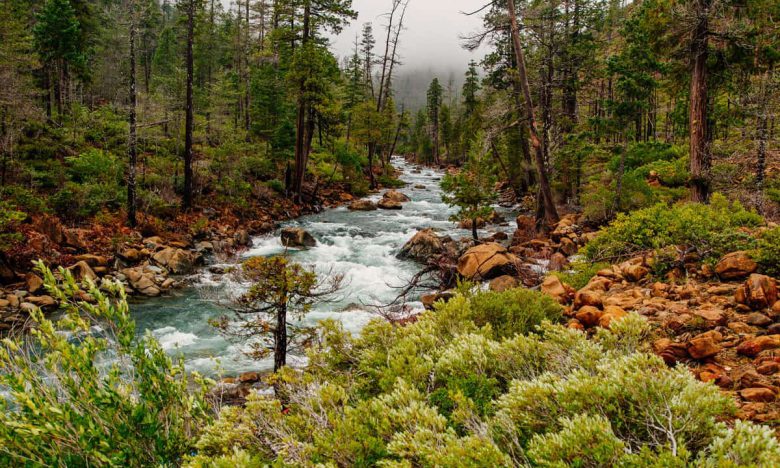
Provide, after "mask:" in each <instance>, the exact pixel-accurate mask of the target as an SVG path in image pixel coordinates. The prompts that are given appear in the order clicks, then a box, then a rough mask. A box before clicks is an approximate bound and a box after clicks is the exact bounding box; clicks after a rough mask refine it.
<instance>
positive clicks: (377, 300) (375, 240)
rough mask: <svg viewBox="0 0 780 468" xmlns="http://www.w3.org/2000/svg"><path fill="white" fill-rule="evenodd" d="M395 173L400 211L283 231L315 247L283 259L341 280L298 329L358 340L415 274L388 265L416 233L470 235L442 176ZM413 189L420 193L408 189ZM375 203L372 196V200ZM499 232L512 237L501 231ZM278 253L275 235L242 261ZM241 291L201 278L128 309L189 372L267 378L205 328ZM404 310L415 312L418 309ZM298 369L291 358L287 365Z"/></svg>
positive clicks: (315, 221)
mask: <svg viewBox="0 0 780 468" xmlns="http://www.w3.org/2000/svg"><path fill="white" fill-rule="evenodd" d="M394 166H395V167H397V168H399V169H401V170H402V171H403V175H402V177H401V178H402V179H403V180H404V181H405V182H407V183H408V185H407V187H406V188H403V189H401V191H402V192H404V193H405V194H407V195H408V196H409V197H410V198H411V199H412V201H411V202H409V203H405V204H404V208H403V210H401V211H385V210H377V211H369V212H351V211H349V210H347V208H345V207H340V208H335V209H330V210H325V211H323V212H321V213H319V214H315V215H309V216H304V217H302V218H299V219H297V220H294V221H290V222H288V223H285V225H286V226H299V227H302V228H304V229H306V230H307V231H309V232H310V233H311V234H312V235H313V236H314V237H315V238H316V239H317V241H318V245H317V246H316V247H314V248H312V249H308V250H290V251H288V253H289V254H290V255H291V256H292V258H294V259H295V260H296V261H298V262H300V263H303V264H305V265H308V266H310V267H312V268H314V269H315V270H316V271H318V272H320V273H321V274H325V273H327V272H330V271H332V272H334V273H343V274H344V275H345V279H346V285H345V287H344V288H343V289H342V291H341V292H340V293H339V295H338V296H339V297H338V300H337V301H336V302H333V303H328V304H325V305H321V306H319V307H317V308H315V310H313V311H312V312H311V313H310V314H309V315H308V316H307V317H306V318H305V319H304V320H303V323H305V324H314V323H316V322H317V321H319V320H322V319H325V318H331V319H335V320H339V321H341V322H342V324H343V325H344V328H346V329H347V330H350V331H351V332H353V333H359V332H360V330H361V329H362V328H363V326H365V324H366V323H367V322H368V321H369V320H370V319H371V318H372V317H374V315H372V312H371V311H372V310H373V309H372V308H371V307H370V306H371V305H372V304H385V303H388V302H390V301H392V300H393V299H394V298H395V297H396V296H397V295H398V289H397V287H398V286H401V285H403V284H404V283H405V281H406V280H407V279H409V278H410V277H411V276H413V275H414V274H415V273H416V272H417V271H419V268H420V267H419V265H418V264H416V263H414V262H410V261H404V260H399V259H397V258H396V257H395V255H396V254H397V253H398V251H399V250H400V248H401V247H402V246H403V244H404V243H406V242H407V241H408V240H409V239H410V238H411V237H412V236H413V235H414V234H415V233H416V232H417V230H418V229H422V228H427V227H433V228H435V229H437V230H439V231H441V234H445V235H451V236H453V237H461V236H469V235H470V232H469V231H465V230H462V229H458V228H457V227H456V226H455V225H454V224H453V223H452V222H450V221H449V217H450V216H451V215H452V214H453V210H452V209H451V208H449V207H448V206H447V205H445V204H444V203H442V201H441V190H440V188H439V179H440V177H441V173H439V172H435V171H433V170H430V169H427V168H422V169H419V170H420V173H419V174H415V173H413V170H415V167H414V166H412V165H409V164H407V163H406V162H404V161H403V160H401V159H396V160H395V161H394ZM416 185H424V186H425V187H426V188H425V189H417V188H414V187H415V186H416ZM380 197H381V194H377V195H374V196H373V197H371V198H372V199H374V200H378V199H379V198H380ZM498 229H501V230H505V231H506V230H509V231H511V229H510V228H508V227H503V228H498ZM495 230H496V229H493V230H492V231H495ZM284 251H285V249H284V247H283V246H282V245H281V242H280V241H279V236H278V233H274V234H272V235H268V236H261V237H256V238H254V239H253V245H252V247H251V248H250V249H249V250H248V251H246V252H244V254H243V256H242V257H243V258H248V257H252V256H261V255H262V256H269V255H275V254H281V253H283V252H284ZM237 260H238V259H236V261H237ZM243 287H244V286H243V285H241V284H237V283H234V282H232V281H231V280H230V279H229V278H227V277H225V276H219V275H215V274H212V273H209V272H208V271H205V272H203V273H201V274H199V275H196V276H195V277H193V278H192V286H191V287H189V288H187V289H185V290H181V291H177V292H174V294H173V295H172V296H171V297H163V298H156V299H151V300H146V301H144V302H140V303H137V304H134V305H133V307H132V312H133V315H134V318H135V320H136V322H137V324H138V325H139V330H140V331H141V332H144V331H146V330H150V331H151V332H152V334H154V335H155V336H156V337H157V338H158V339H159V340H160V342H161V343H162V345H163V346H164V347H165V348H166V349H167V350H169V351H170V352H171V353H172V354H176V355H179V354H180V355H183V357H184V360H185V363H186V365H187V367H188V368H189V370H191V371H192V370H197V371H199V372H202V373H205V374H207V375H215V374H217V373H224V374H225V375H235V374H237V373H240V372H244V371H250V370H253V371H257V370H266V369H269V368H270V367H271V366H272V362H271V361H270V360H267V361H262V362H257V361H252V360H249V359H247V358H246V357H244V356H243V354H242V353H241V345H237V344H233V343H230V342H228V341H226V340H224V339H223V338H222V337H220V336H219V335H218V334H217V332H216V331H215V330H214V329H213V328H212V327H211V326H210V325H209V323H208V321H209V319H212V318H216V317H219V316H221V315H224V314H225V313H229V312H228V311H227V310H226V309H225V308H224V307H223V306H221V305H220V302H221V301H224V300H225V299H226V298H228V297H231V296H235V295H237V294H239V293H240V292H241V290H242V288H243ZM408 306H409V307H410V308H412V309H422V305H421V304H419V303H414V302H413V303H409V304H408ZM300 362H302V361H300V358H298V359H297V360H296V358H295V357H294V356H293V358H292V364H296V363H300Z"/></svg>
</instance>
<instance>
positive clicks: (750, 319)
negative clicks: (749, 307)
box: [745, 312, 773, 327]
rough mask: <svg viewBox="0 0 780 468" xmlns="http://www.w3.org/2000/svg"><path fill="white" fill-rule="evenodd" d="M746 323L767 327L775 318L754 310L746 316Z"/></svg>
mask: <svg viewBox="0 0 780 468" xmlns="http://www.w3.org/2000/svg"><path fill="white" fill-rule="evenodd" d="M745 323H747V324H748V325H751V326H754V327H766V326H767V325H771V324H772V323H773V320H772V319H771V318H769V317H767V316H766V315H764V314H762V313H760V312H753V313H752V314H748V315H747V317H745Z"/></svg>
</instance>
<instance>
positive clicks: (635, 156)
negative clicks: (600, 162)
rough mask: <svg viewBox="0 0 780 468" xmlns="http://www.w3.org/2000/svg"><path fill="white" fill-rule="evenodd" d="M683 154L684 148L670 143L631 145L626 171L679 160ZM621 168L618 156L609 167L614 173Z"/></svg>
mask: <svg viewBox="0 0 780 468" xmlns="http://www.w3.org/2000/svg"><path fill="white" fill-rule="evenodd" d="M683 153H684V150H683V149H682V148H680V147H678V146H673V145H670V144H668V143H661V142H644V143H637V144H634V145H630V146H629V148H628V152H627V153H626V161H625V163H626V165H625V170H626V172H631V171H633V170H634V169H638V168H640V167H642V166H647V165H649V164H653V163H657V162H659V161H667V162H668V161H674V160H679V159H680V158H681V157H682V155H683ZM619 166H620V156H619V155H618V156H615V157H614V158H613V159H612V160H611V161H610V162H609V166H608V167H609V169H610V170H611V171H612V172H617V170H618V167H619Z"/></svg>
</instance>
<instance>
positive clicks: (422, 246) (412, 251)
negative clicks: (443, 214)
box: [397, 228, 444, 262]
mask: <svg viewBox="0 0 780 468" xmlns="http://www.w3.org/2000/svg"><path fill="white" fill-rule="evenodd" d="M442 253H444V243H443V242H442V239H441V238H440V237H439V236H438V235H436V233H435V232H434V231H433V229H430V228H428V229H423V230H422V231H418V232H417V234H415V235H414V237H412V238H411V239H410V240H409V242H407V243H406V244H404V246H403V247H402V248H401V251H400V252H399V253H398V255H397V257H398V258H400V259H402V260H403V259H410V260H415V261H418V262H426V261H428V259H429V258H431V257H435V256H437V255H441V254H442Z"/></svg>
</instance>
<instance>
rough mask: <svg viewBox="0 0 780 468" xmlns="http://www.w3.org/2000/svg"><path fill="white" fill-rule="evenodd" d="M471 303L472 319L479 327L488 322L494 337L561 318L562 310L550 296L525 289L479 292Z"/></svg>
mask: <svg viewBox="0 0 780 468" xmlns="http://www.w3.org/2000/svg"><path fill="white" fill-rule="evenodd" d="M470 302H471V311H472V316H471V319H472V320H473V321H474V323H475V324H476V325H477V326H479V327H483V326H485V325H488V324H489V325H490V326H491V328H492V330H493V336H494V337H495V339H500V338H509V337H512V336H514V335H517V334H525V333H528V332H530V331H532V330H533V329H534V328H535V327H536V326H537V325H540V324H541V323H542V322H543V321H545V320H547V321H551V322H556V321H558V320H560V318H561V315H562V313H563V309H561V306H560V305H559V304H558V303H557V302H555V300H553V299H552V298H551V297H550V296H548V295H546V294H541V293H539V292H537V291H531V290H529V289H525V288H515V289H509V290H507V291H504V292H500V293H496V292H479V293H477V294H475V295H474V296H473V297H471V298H470Z"/></svg>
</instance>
